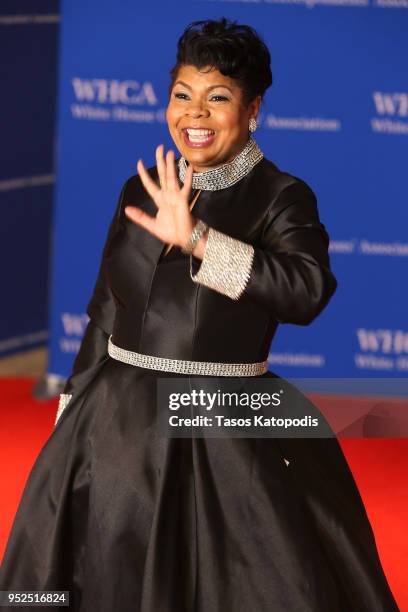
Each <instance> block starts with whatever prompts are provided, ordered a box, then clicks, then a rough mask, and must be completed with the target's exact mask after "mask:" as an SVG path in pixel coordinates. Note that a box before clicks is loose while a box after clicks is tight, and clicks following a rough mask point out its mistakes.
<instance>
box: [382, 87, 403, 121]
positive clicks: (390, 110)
mask: <svg viewBox="0 0 408 612" xmlns="http://www.w3.org/2000/svg"><path fill="white" fill-rule="evenodd" d="M373 98H374V104H375V108H376V111H377V114H378V115H381V116H388V117H407V118H408V93H385V92H381V91H375V92H374V93H373Z"/></svg>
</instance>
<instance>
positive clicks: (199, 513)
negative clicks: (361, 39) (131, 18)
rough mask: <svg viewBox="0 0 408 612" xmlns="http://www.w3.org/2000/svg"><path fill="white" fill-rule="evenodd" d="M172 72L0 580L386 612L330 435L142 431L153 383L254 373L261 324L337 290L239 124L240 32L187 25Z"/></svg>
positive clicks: (89, 597) (303, 213) (368, 539)
mask: <svg viewBox="0 0 408 612" xmlns="http://www.w3.org/2000/svg"><path fill="white" fill-rule="evenodd" d="M171 76H172V81H171V87H170V100H169V104H168V108H167V122H168V126H169V129H170V133H171V136H172V138H173V140H174V143H175V145H176V147H177V149H178V150H179V151H180V153H181V157H180V158H179V159H178V161H177V164H176V163H175V159H174V153H173V152H172V151H169V152H168V153H167V154H166V155H164V151H163V147H162V146H159V147H158V148H157V151H156V156H157V165H156V166H155V167H154V168H151V169H150V170H147V169H146V168H145V166H144V164H143V162H142V161H139V162H138V165H137V169H138V175H136V176H133V177H131V178H130V179H129V180H128V181H127V182H126V183H125V185H124V187H123V189H122V192H121V195H120V198H119V202H118V206H117V209H116V212H115V214H114V217H113V220H112V223H111V225H110V228H109V232H108V237H107V240H106V245H105V248H104V252H103V257H102V263H101V267H100V271H99V276H98V279H97V282H96V285H95V289H94V292H93V295H92V298H91V300H90V303H89V305H88V309H87V312H88V315H89V317H90V321H89V324H88V327H87V329H86V333H85V336H84V339H83V342H82V345H81V349H80V352H79V354H78V356H77V358H76V361H75V364H74V368H73V372H72V375H71V377H70V378H69V379H68V381H67V384H66V387H65V389H64V393H63V394H62V395H61V399H60V405H59V410H58V413H57V420H56V427H55V429H54V432H53V434H52V435H51V436H50V438H49V440H48V441H47V443H46V445H45V446H44V448H43V449H42V451H41V453H40V455H39V457H38V459H37V461H36V464H35V465H34V468H33V470H32V472H31V474H30V477H29V480H28V482H27V485H26V488H25V491H24V495H23V498H22V501H21V504H20V506H19V510H18V512H17V516H16V519H15V522H14V525H13V529H12V532H11V535H10V538H9V542H8V547H7V551H6V554H5V558H4V564H3V570H2V579H1V588H2V589H3V590H5V589H17V588H19V589H25V590H27V589H37V590H38V589H55V590H56V589H59V590H69V591H70V596H71V608H72V609H73V610H80V611H81V612H88V611H91V610H92V611H93V610H98V611H99V612H105V611H106V612H112V611H120V612H126V611H130V610H132V611H134V610H140V611H142V612H160V611H163V612H184V611H190V610H191V611H193V610H194V611H197V612H198V611H200V612H201V611H202V612H204V611H205V612H219V611H221V610H222V611H224V610H225V611H228V612H235V611H236V612H241V611H247V610H254V611H255V610H256V611H257V612H270V611H271V610H276V611H281V610H282V611H283V610H290V611H293V612H294V611H296V612H298V611H301V612H306V611H313V612H317V611H322V612H323V611H324V612H327V611H328V610H330V611H331V612H336V611H338V612H340V611H341V612H345V611H346V610H347V611H351V610H355V611H358V612H362V611H367V612H375V611H378V612H380V611H381V612H384V611H391V610H397V609H398V608H397V605H396V603H395V600H394V598H393V596H392V593H391V592H390V589H389V587H388V584H387V581H386V578H385V576H384V573H383V571H382V568H381V564H380V560H379V558H378V553H377V550H376V545H375V541H374V536H373V533H372V531H371V527H370V524H369V522H368V518H367V515H366V513H365V510H364V506H363V503H362V501H361V498H360V496H359V493H358V490H357V488H356V485H355V483H354V480H353V478H352V475H351V472H350V470H349V468H348V466H347V463H346V461H345V458H344V456H343V454H342V452H341V450H340V447H339V445H338V443H337V440H336V439H334V438H332V439H330V438H327V439H324V438H322V439H307V438H305V439H294V438H286V439H279V441H278V439H276V438H272V439H271V438H269V439H262V438H232V437H231V438H226V437H225V438H221V439H214V438H205V437H204V438H194V437H191V438H174V437H170V436H168V437H166V436H160V435H159V432H158V427H157V421H156V383H157V381H158V379H159V377H163V376H165V377H168V378H172V379H174V378H176V379H178V378H180V377H183V376H186V375H187V376H190V375H198V376H201V377H202V378H203V379H204V377H208V376H221V377H243V379H245V377H259V378H260V379H264V378H268V377H273V375H272V374H271V373H268V372H267V356H268V352H269V347H270V343H271V341H272V338H273V336H274V334H275V332H276V328H277V326H278V324H279V323H280V322H283V323H293V324H298V325H307V324H309V323H311V322H312V321H313V320H314V319H315V318H316V317H317V316H318V314H319V313H320V312H321V311H322V309H323V308H324V307H325V306H326V304H327V303H328V301H329V299H330V297H331V296H332V294H333V293H334V291H335V288H336V280H335V278H334V276H333V274H332V272H331V270H330V263H329V258H328V253H327V249H328V242H329V239H328V235H327V233H326V231H325V228H324V225H323V224H322V223H321V222H320V220H319V215H318V210H317V206H316V198H315V196H314V193H313V191H312V190H311V189H310V187H309V186H308V185H307V184H306V183H305V182H304V181H302V180H301V179H299V178H297V177H294V176H292V175H291V174H289V173H287V172H283V171H281V170H279V169H278V168H277V166H276V165H275V164H274V163H273V162H271V161H269V160H267V159H265V157H264V156H263V155H262V152H261V151H260V149H259V147H258V146H257V144H256V142H255V141H254V139H253V138H252V137H251V132H253V131H254V130H255V128H256V118H257V114H258V112H259V107H260V103H261V100H262V97H263V95H264V93H265V91H266V89H267V88H268V87H269V86H270V84H271V82H272V75H271V70H270V56H269V52H268V50H267V48H266V47H265V45H264V43H263V42H262V41H261V40H260V38H259V37H258V35H257V34H256V33H255V32H254V31H253V30H252V29H251V28H249V27H247V26H240V25H237V24H235V23H230V22H228V21H227V20H225V19H222V20H220V21H205V22H195V23H194V24H192V25H191V26H189V27H188V28H187V29H186V31H185V32H184V34H183V36H182V37H181V38H180V40H179V43H178V54H177V62H176V65H175V67H174V69H173V70H172V73H171Z"/></svg>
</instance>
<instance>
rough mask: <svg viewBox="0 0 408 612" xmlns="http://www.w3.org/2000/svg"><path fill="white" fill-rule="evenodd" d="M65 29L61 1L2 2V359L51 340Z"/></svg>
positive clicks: (0, 335)
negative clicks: (50, 290)
mask: <svg viewBox="0 0 408 612" xmlns="http://www.w3.org/2000/svg"><path fill="white" fill-rule="evenodd" d="M58 30H59V2H57V1H56V0H19V2H15V1H14V2H12V1H11V0H2V2H1V5H0V57H1V69H0V83H1V96H0V117H1V137H0V160H1V163H0V208H1V224H0V262H1V264H0V265H1V271H2V273H1V289H2V292H1V295H2V300H1V302H0V356H3V355H6V354H9V353H13V352H15V351H20V350H23V349H29V348H33V347H34V346H38V345H41V344H45V343H46V341H47V338H48V308H47V302H48V295H47V293H48V287H49V276H48V264H49V258H50V230H51V224H52V205H53V189H54V178H55V177H54V138H55V133H54V129H55V110H56V90H57V58H58V53H57V42H58ZM27 304H29V307H27Z"/></svg>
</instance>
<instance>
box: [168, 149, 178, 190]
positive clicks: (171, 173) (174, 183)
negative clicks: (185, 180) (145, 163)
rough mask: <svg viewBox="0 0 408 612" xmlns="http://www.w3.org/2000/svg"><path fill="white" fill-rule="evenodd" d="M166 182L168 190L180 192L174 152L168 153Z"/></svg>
mask: <svg viewBox="0 0 408 612" xmlns="http://www.w3.org/2000/svg"><path fill="white" fill-rule="evenodd" d="M166 181H167V188H168V189H171V190H172V191H179V184H178V180H177V175H176V164H175V162H174V151H168V152H167V155H166Z"/></svg>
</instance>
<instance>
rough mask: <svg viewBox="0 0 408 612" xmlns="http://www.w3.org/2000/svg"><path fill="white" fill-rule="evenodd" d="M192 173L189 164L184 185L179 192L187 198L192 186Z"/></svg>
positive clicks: (191, 166)
mask: <svg viewBox="0 0 408 612" xmlns="http://www.w3.org/2000/svg"><path fill="white" fill-rule="evenodd" d="M193 172H194V170H193V164H189V165H188V168H187V170H186V175H185V177H184V185H183V187H182V188H181V192H182V193H183V194H184V195H185V196H187V197H188V196H189V195H190V191H191V187H192V186H193Z"/></svg>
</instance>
